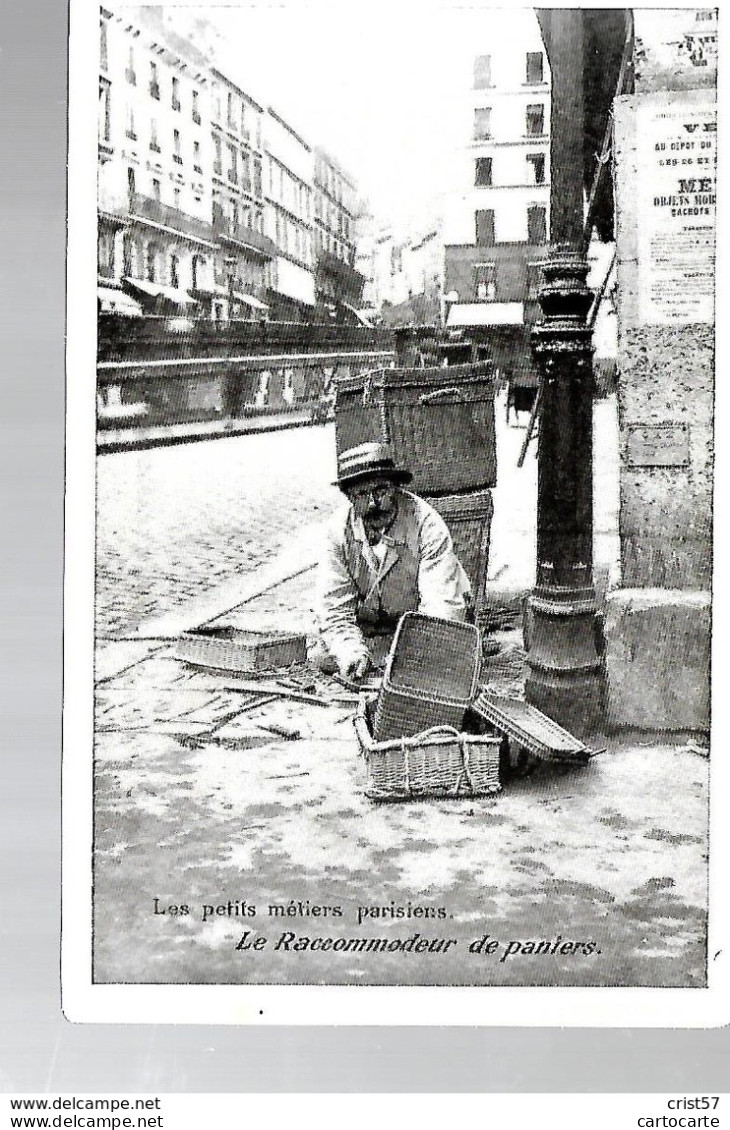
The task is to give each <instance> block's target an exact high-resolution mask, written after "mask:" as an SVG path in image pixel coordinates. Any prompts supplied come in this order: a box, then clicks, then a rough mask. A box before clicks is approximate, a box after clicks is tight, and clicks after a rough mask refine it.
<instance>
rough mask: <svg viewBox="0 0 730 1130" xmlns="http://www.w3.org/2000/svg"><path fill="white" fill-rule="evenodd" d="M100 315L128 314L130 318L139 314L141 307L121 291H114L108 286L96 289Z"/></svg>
mask: <svg viewBox="0 0 730 1130" xmlns="http://www.w3.org/2000/svg"><path fill="white" fill-rule="evenodd" d="M96 293H97V295H98V298H99V302H100V303H101V312H102V314H128V315H130V316H133V315H139V314H141V313H142V312H143V311H142V307H141V306H140V304H139V302H137V301H135V299H134V298H132V297H131V296H130V295H128V294H125V293H124V291H123V290H114V288H113V287H110V286H100V287H98V289H97V292H96Z"/></svg>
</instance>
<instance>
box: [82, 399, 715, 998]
mask: <svg viewBox="0 0 730 1130" xmlns="http://www.w3.org/2000/svg"><path fill="white" fill-rule="evenodd" d="M498 420H499V434H498V443H499V461H500V481H499V486H498V488H497V489H496V491H495V516H494V522H493V527H492V552H491V555H490V569H489V575H490V581H489V584H488V593H489V596H490V599H491V603H492V605H493V606H494V607H500V606H501V607H502V608H503V609H504V608H506V607H508V606H511V607H512V608H513V609H515V608H516V607H517V602H518V600H519V597H520V595H521V594H522V593H524V592H525V591H526V590H527V589H528V588H529V586H530V584H531V583H532V579H533V575H534V523H535V485H536V484H535V480H536V475H535V470H536V460H535V458H534V449H533V450H531V451H530V452H529V453H528V457H527V460H526V462H525V465H524V467H523V468H522V469H517V467H516V463H517V455H518V453H519V449H520V447H521V444H522V440H523V438H524V429H523V428H519V427H515V426H514V425H513V423H510V424H509V425H508V424H507V421H506V413H505V412H504V403H503V401H500V403H499V404H498ZM595 427H596V447H595V449H596V459H595V495H596V521H595V528H596V537H595V553H596V566H597V567H596V573H597V578H598V582H599V587H605V585H606V584H607V583H609V582H610V581H612V580H614V579H615V578H616V571H617V490H616V456H617V443H616V424H615V404H614V403H613V402H603V403H601V404H598V405H597V406H596V416H595ZM334 472H335V460H334V434H333V430H332V426H331V425H328V426H326V427H324V428H322V427H317V428H299V429H294V430H292V431H287V432H278V433H270V434H263V435H256V436H245V437H241V438H236V439H224V440H218V441H212V442H207V443H199V444H191V445H185V446H181V447H177V448H175V447H173V448H162V449H156V450H152V451H146V452H136V453H125V454H124V455H110V456H104V457H102V458H101V459H100V461H99V483H98V486H99V491H98V505H99V527H98V553H99V584H98V608H97V617H98V623H99V627H100V639H99V647H98V651H97V695H96V740H95V811H96V824H95V827H96V860H95V977H96V979H97V980H98V981H101V982H104V981H106V982H109V981H120V980H121V981H128V982H136V981H142V982H144V981H147V982H170V983H180V982H193V983H216V982H217V983H226V982H228V983H235V982H250V983H263V982H266V981H273V982H283V983H286V982H297V981H301V980H306V981H314V982H320V983H328V982H329V983H349V984H358V983H359V984H363V983H365V984H367V983H375V984H377V983H380V984H389V983H391V984H392V983H396V982H399V983H403V984H408V983H411V984H419V983H420V984H433V983H441V984H443V983H448V984H468V983H474V984H495V985H496V984H511V985H528V984H529V985H540V984H555V985H557V984H562V985H614V984H622V985H674V986H680V985H681V986H687V987H689V986H699V985H702V984H703V983H704V980H705V968H706V966H705V961H706V950H705V940H704V939H705V921H706V919H705V911H706V858H707V857H706V847H707V799H706V788H707V759H706V754H707V750H706V748H703V746H702V745H698V744H697V743H695V742H694V741H688V740H686V739H684V740H683V739H681V738H678V739H677V740H676V741H671V742H668V741H664V742H659V741H657V740H655V739H652V738H651V737H650V736H646V737H643V738H642V737H637V736H636V735H634V736H633V737H630V736H629V737H627V738H603V739H601V741H600V744H601V745H605V746H606V747H607V748H606V752H605V753H604V754H603V755H602V756H600V757H598V758H596V759H595V760H594V761H593V762H591V763H590V764H589V765H588V766H587V767H585V768H583V769H576V768H573V769H571V770H569V771H567V772H566V771H565V769H560V768H558V767H555V766H550V765H544V766H541V767H540V768H539V769H538V770H537V771H536V772H534V773H533V774H532V775H531V776H527V777H522V778H513V779H511V780H510V779H506V780H505V781H504V788H503V791H502V792H501V793H500V794H499V795H497V796H495V797H488V798H484V799H477V800H474V799H454V800H441V801H427V802H420V803H419V802H412V803H410V804H396V805H386V806H380V805H374V804H373V803H372V802H371V801H369V800H368V799H367V797H366V796H365V785H366V774H365V763H364V761H363V759H362V758H361V757H360V756H359V755H358V745H357V742H356V739H355V734H354V731H353V727H352V716H353V712H354V709H355V701H356V700H355V696H353V695H352V694H348V693H346V692H343V688H342V687H341V686H339V685H338V684H336V683H334V682H332V681H330V680H326V679H323V678H322V677H321V676H319V675H316V674H315V673H314V672H313V671H312V670H311V669H308V668H306V667H304V668H300V669H297V670H296V671H292V672H289V673H288V675H289V680H290V681H289V684H288V685H289V687H291V686H292V685H294V684H292V683H291V677H292V676H293V678H294V683H295V684H296V686H297V687H299V689H300V690H301V689H302V688H304V689H305V690H308V691H310V692H314V693H315V695H318V696H319V697H320V698H321V699H322V700H323V701H322V702H321V704H319V705H313V704H308V703H303V702H301V701H299V702H298V701H292V700H291V699H289V698H287V697H286V676H284V675H281V676H280V682H281V684H282V690H283V691H284V694H283V696H281V695H280V696H279V697H278V699H277V701H274V702H269V703H267V704H262V705H257V703H256V700H257V698H258V697H260V696H257V694H256V693H251V690H250V687H249V688H247V689H240V688H237V687H236V678H235V677H233V676H224V675H221V674H220V673H215V672H204V671H200V670H196V669H195V668H192V667H190V666H188V665H187V664H184V663H181V662H179V661H177V660H176V659H175V658H174V654H173V647H172V646H171V643H172V639H173V638H174V633H173V635H172V636H170V637H168V640H169V641H170V642H165V638H164V636H163V638H161V639H152V638H150V639H147V640H146V639H144V638H139V637H137V638H131V637H132V636H133V634H134V633H132V632H126V629H127V628H128V626H129V625H134V624H135V623H137V622H138V621H139V620H140V619H144V617H148V616H151V615H155V616H159V615H162V616H164V615H165V614H166V613H170V612H172V613H174V612H175V609H177V608H182V609H184V608H185V607H186V605H188V604H189V603H190V602H191V601H193V602H194V601H195V600H197V599H198V598H199V597H200V595H201V593H203V594H205V592H206V591H207V590H213V593H214V595H215V591H216V589H217V587H219V588H220V590H221V591H223V585H224V584H225V582H227V581H229V580H230V576H231V574H232V573H234V572H235V573H236V574H237V575H240V576H241V577H242V578H246V577H248V576H250V575H251V574H252V573H255V570H256V568H257V567H259V566H263V565H265V564H266V563H267V562H271V561H274V560H276V559H278V555H279V553H280V551H282V550H285V549H287V548H288V550H289V551H290V550H291V547H292V541H294V543H295V546H297V545H299V544H301V543H302V542H303V537H304V535H303V531H305V530H309V531H310V532H311V531H312V529H313V528H314V527H315V526H316V524H317V523H318V522H320V521H322V520H324V519H325V518H326V517H327V516H328V515H329V514H330V513H331V512H332V510H333V508H334V507H335V506H336V505H337V504H338V501H339V499H340V496H339V494H338V492H337V490H336V489H335V488H334V487H332V486H331V485H330V484H331V482H332V479H333V477H334ZM213 603H215V601H213ZM230 603H232V602H229V604H230ZM226 607H228V606H226ZM220 612H221V613H223V612H224V609H223V608H222V607H221V609H220ZM222 619H223V621H224V622H226V623H229V624H231V623H234V624H238V625H239V626H241V627H246V626H248V627H253V626H257V625H260V626H266V627H269V628H272V627H279V628H281V627H286V628H288V629H296V630H300V631H304V632H307V633H309V634H311V630H312V623H313V591H312V573H311V571H308V572H304V573H301V574H300V575H299V576H296V577H294V578H292V579H291V580H288V581H285V582H283V583H279V584H277V585H276V586H274V587H272V588H271V589H270V590H269V591H267V592H264V593H262V594H261V595H259V596H257V597H255V598H253V599H251V600H249V601H248V602H247V603H246V604H244V605H241V606H240V607H238V608H235V609H231V610H229V611H227V612H226V613H225V615H224V616H222ZM125 634H126V636H127V638H126V639H121V638H117V639H116V640H115V639H114V638H113V637H114V636H117V637H119V636H124V635H125ZM110 637H112V638H110ZM496 638H497V639H498V641H499V642H500V644H501V646H502V651H501V653H500V654H499V655H498V656H496V657H495V658H493V659H490V660H487V662H486V665H485V669H484V671H483V680H484V682H486V683H487V684H489V685H490V686H491V687H492V689H495V690H498V691H500V692H501V693H508V694H513V695H519V694H520V693H521V691H522V684H523V680H524V653H523V651H522V645H521V633H520V631H519V630H518V627H517V624H516V621H515V619H514V617H513V619H512V621H511V622H510V620H509V617H507V619H506V621H505V622H504V623H503V624H502V630H500V631H498V633H497V637H496ZM270 677H271V676H270ZM273 677H274V678H276V677H277V675H276V673H274V675H273ZM272 727H273V729H272ZM669 782H671V783H672V785H671V787H669V785H668V783H669ZM155 900H158V901H157V902H155ZM242 900H246V901H247V903H248V905H252V904H253V905H254V906H255V907H256V915H255V916H252V917H251V918H248V919H246V920H245V921H243V922H242V921H241V919H240V918H239V917H238V913H239V912H238V911H236V910H233V911H227V912H222V911H221V912H217V911H216V912H213V913H212V914H211V913H208V914H206V911H205V909H204V908H205V907H211V906H224V905H230V906H231V907H234V906H235V905H236V904H240V903H241V901H242ZM181 905H184V906H186V907H188V911H189V912H188V913H186V914H184V915H182V916H178V915H176V914H169V913H160V912H156V908H157V907H162V908H166V907H171V906H174V907H179V906H181ZM283 906H286V907H287V908H289V909H288V911H287V917H286V919H285V920H279V919H278V915H279V914H280V913H284V912H283V911H281V910H276V909H272V908H276V907H279V908H281V907H283ZM311 906H317V907H323V906H324V907H331V906H337V907H339V908H340V913H339V914H338V918H340V919H341V921H339V922H338V921H337V920H335V919H332V920H330V919H328V920H327V921H324V920H322V919H321V918H319V917H317V918H314V919H312V918H311V915H310V914H309V910H308V908H309V907H311ZM363 907H370V908H375V912H374V914H373V915H368V916H366V920H365V921H364V922H361V921H359V917H361V915H360V911H359V910H358V908H363ZM378 907H381V908H382V907H384V908H386V910H384V911H383V914H382V915H380V914H379V912H377V908H378ZM391 907H401V908H403V915H406V913H408V915H409V916H410V914H411V911H409V910H408V908H409V907H410V908H411V909H412V908H413V907H415V908H417V909H416V912H415V916H414V920H411V917H409V918H408V919H407V920H406V921H401V920H400V918H398V917H393V916H392V917H388V910H387V908H391ZM434 916H440V917H443V918H445V922H444V923H443V924H441V925H439V924H438V923H437V922H434V921H419V919H420V918H423V919H427V918H429V917H430V918H432V919H433V917H434ZM246 929H251V930H252V931H253V933H252V934H251V935H250V936H251V937H253V936H254V935H255V936H259V935H260V936H262V937H264V936H265V937H269V938H270V940H271V945H270V946H269V949H268V950H267V952H266V953H265V954H264V955H261V956H260V957H257V958H253V957H252V956H251V954H246V953H244V952H240V951H237V949H236V945H237V943H238V941H239V940H240V938H241V936H242V934H243V933H244V931H245V930H246ZM414 929H415V930H419V931H420V933H421V935H423V936H426V937H428V938H431V937H436V936H439V937H442V936H443V937H447V936H448V937H449V938H452V939H454V945H453V947H452V949H451V951H450V953H449V956H448V958H447V957H443V958H442V959H439V960H438V961H434V958H433V957H432V956H430V955H429V954H426V955H424V956H419V957H413V958H404V956H403V954H398V953H395V954H392V955H391V954H390V953H388V954H383V953H377V954H374V955H364V954H361V955H358V957H357V959H353V958H352V956H344V955H343V957H342V959H341V960H338V961H336V962H333V961H332V959H331V958H330V959H329V960H325V958H328V957H329V955H322V954H316V953H315V954H310V953H306V954H304V955H301V956H297V955H296V954H294V955H291V954H289V955H288V951H281V952H279V951H275V950H273V944H274V941H275V940H276V938H278V937H279V935H280V934H282V933H283V932H285V931H294V932H295V933H296V934H300V935H306V936H308V937H313V936H322V935H330V934H331V935H332V936H333V937H339V936H342V937H355V936H356V937H362V938H379V939H381V940H382V939H385V940H386V944H388V941H389V940H394V941H396V940H397V939H401V940H403V939H405V938H406V937H407V936H411V935H412V934H413V932H414ZM485 933H489V934H490V935H491V936H492V937H493V938H497V939H499V941H500V944H501V945H503V946H505V947H506V946H507V945H508V943H510V942H511V943H513V944H514V945H515V946H517V944H518V943H520V945H524V946H525V947H527V948H526V949H525V950H524V954H526V955H527V954H531V952H532V951H531V950H530V948H529V947H530V945H531V944H532V942H533V941H534V942H535V943H537V942H538V941H539V942H542V943H543V948H542V950H540V951H537V952H536V953H535V954H534V955H532V956H530V957H529V959H527V958H526V957H522V958H518V957H515V958H514V959H510V960H509V961H507V960H505V961H499V960H486V959H484V957H482V958H481V959H475V958H474V957H473V956H469V950H468V947H469V944H470V943H471V942H473V941H475V940H477V939H478V938H479V937H480V936H482V935H483V934H485ZM558 938H559V939H560V942H558V941H556V939H558ZM548 942H549V943H550V946H552V945H553V944H555V945H556V946H557V945H558V944H560V945H562V944H563V943H565V945H566V946H567V949H565V950H564V951H563V953H562V954H557V953H556V952H555V951H553V952H552V953H548V954H546V953H545V946H547V944H548ZM513 952H515V953H516V952H517V951H516V950H513ZM287 955H288V956H287Z"/></svg>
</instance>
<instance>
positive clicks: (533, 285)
mask: <svg viewBox="0 0 730 1130" xmlns="http://www.w3.org/2000/svg"><path fill="white" fill-rule="evenodd" d="M541 286H542V267H541V265H540V264H539V263H528V264H527V297H528V298H531V299H533V300H536V299H537V298H538V297H539V294H540V288H541Z"/></svg>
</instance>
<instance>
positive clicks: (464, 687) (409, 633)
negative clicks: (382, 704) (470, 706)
mask: <svg viewBox="0 0 730 1130" xmlns="http://www.w3.org/2000/svg"><path fill="white" fill-rule="evenodd" d="M478 673H479V633H478V631H477V630H476V628H474V627H473V626H472V625H471V624H460V623H458V622H457V621H451V620H440V619H437V618H435V617H432V616H422V615H420V614H419V613H408V614H407V615H405V616H404V617H403V619H402V620H401V622H400V624H399V626H398V633H397V636H396V638H395V640H394V643H393V649H392V652H391V655H390V660H389V663H388V669H387V671H386V674H385V685H386V686H388V687H389V688H392V689H393V690H395V691H401V692H403V691H416V692H418V693H420V694H422V695H425V696H426V697H429V698H431V697H433V698H441V699H447V700H453V701H455V702H464V703H467V702H468V701H469V700H470V699H471V698H472V696H473V695H474V693H475V691H476V680H477V676H478Z"/></svg>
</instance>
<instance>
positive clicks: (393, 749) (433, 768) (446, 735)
mask: <svg viewBox="0 0 730 1130" xmlns="http://www.w3.org/2000/svg"><path fill="white" fill-rule="evenodd" d="M372 704H373V700H370V701H369V700H368V699H367V698H366V697H364V696H363V697H361V699H360V705H359V708H358V712H357V716H356V718H355V733H356V734H357V739H358V743H359V745H360V751H361V753H362V755H363V757H364V759H365V764H366V766H367V785H366V788H365V793H366V795H367V796H369V797H370V798H371V800H379V801H397V800H413V799H416V798H418V797H457V798H458V797H479V796H491V795H492V794H494V793H498V792H500V790H501V785H500V781H499V760H500V745H501V738H500V737H499V736H492V735H479V736H477V735H475V734H464V733H460V732H459V731H458V730H456V729H453V728H451V727H448V726H440V727H433V728H432V729H430V730H426V731H424V732H423V733H421V734H414V735H413V736H412V737H410V738H400V739H398V740H397V741H387V742H376V741H375V739H374V738H373V736H372V734H371V731H370V722H369V718H368V715H369V712H370V709H371V707H372Z"/></svg>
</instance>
